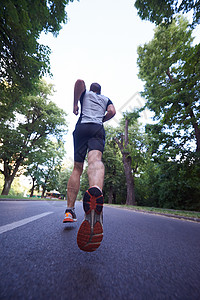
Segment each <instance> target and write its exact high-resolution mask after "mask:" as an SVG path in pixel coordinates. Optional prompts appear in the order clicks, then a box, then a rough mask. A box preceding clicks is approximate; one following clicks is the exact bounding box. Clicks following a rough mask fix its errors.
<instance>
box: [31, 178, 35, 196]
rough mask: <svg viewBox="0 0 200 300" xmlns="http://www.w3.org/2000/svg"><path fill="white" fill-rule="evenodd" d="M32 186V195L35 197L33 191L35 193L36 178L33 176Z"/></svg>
mask: <svg viewBox="0 0 200 300" xmlns="http://www.w3.org/2000/svg"><path fill="white" fill-rule="evenodd" d="M32 182H33V183H32V187H31V193H30V197H33V193H34V189H35V178H34V177H32Z"/></svg>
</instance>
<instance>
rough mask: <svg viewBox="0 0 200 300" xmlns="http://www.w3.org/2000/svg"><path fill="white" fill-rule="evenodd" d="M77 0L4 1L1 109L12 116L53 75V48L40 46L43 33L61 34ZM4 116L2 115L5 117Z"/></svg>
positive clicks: (0, 19)
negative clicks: (40, 81)
mask: <svg viewBox="0 0 200 300" xmlns="http://www.w3.org/2000/svg"><path fill="white" fill-rule="evenodd" d="M70 1H71V2H73V0H48V1H40V0H34V1H30V0H1V5H0V54H1V58H0V65H1V68H0V99H1V100H0V109H1V110H2V111H3V117H4V118H5V115H7V116H8V118H9V117H10V116H12V112H13V111H14V109H15V107H16V106H17V104H19V103H21V102H22V98H23V95H24V93H25V92H27V93H29V92H30V90H31V89H34V88H35V81H37V80H38V79H39V77H41V76H42V75H44V74H45V73H47V74H50V52H51V51H50V48H49V47H47V46H45V45H41V44H39V43H38V38H39V36H40V33H41V32H42V31H44V32H46V33H47V32H51V33H52V34H53V35H55V36H56V35H57V34H58V33H59V30H60V29H61V24H62V23H66V22H67V13H66V10H65V7H66V5H67V4H68V3H69V2H70ZM1 116H2V115H0V117H1Z"/></svg>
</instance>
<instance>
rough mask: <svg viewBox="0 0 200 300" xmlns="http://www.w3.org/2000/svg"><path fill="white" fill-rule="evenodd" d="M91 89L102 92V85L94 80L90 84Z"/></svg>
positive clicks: (98, 92)
mask: <svg viewBox="0 0 200 300" xmlns="http://www.w3.org/2000/svg"><path fill="white" fill-rule="evenodd" d="M90 91H92V92H95V93H97V94H101V86H100V84H98V83H97V82H93V83H92V84H91V86H90Z"/></svg>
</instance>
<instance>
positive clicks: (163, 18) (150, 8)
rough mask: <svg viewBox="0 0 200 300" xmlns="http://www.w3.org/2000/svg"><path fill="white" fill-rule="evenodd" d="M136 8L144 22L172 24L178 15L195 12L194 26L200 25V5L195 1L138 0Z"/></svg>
mask: <svg viewBox="0 0 200 300" xmlns="http://www.w3.org/2000/svg"><path fill="white" fill-rule="evenodd" d="M135 7H136V8H137V10H138V14H139V16H140V17H141V19H142V20H149V21H151V22H155V23H156V25H159V24H161V23H162V22H165V23H170V22H171V21H172V19H173V17H174V16H175V15H176V14H177V13H187V12H189V11H193V21H192V25H193V26H195V25H197V24H199V23H200V3H199V1H195V0H189V1H188V0H181V1H177V0H162V1H160V0H145V1H143V0H136V1H135Z"/></svg>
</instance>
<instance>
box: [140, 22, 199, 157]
mask: <svg viewBox="0 0 200 300" xmlns="http://www.w3.org/2000/svg"><path fill="white" fill-rule="evenodd" d="M192 41H193V38H192V30H191V29H189V28H188V22H187V20H186V19H184V18H183V17H178V18H177V19H176V20H173V22H172V24H170V25H169V26H168V27H167V28H166V27H164V26H162V25H159V26H158V27H157V28H156V29H155V34H154V38H153V39H152V40H151V41H150V42H149V43H147V44H145V45H144V46H139V47H138V61H137V62H138V66H139V78H140V79H142V80H143V81H144V82H145V85H144V92H143V96H145V97H146V99H147V102H146V107H148V108H149V109H150V110H152V111H153V112H154V113H155V118H156V119H157V120H158V121H159V128H160V136H161V134H163V136H165V139H163V140H165V142H166V144H165V147H166V149H168V150H170V148H171V147H172V143H173V147H174V148H175V147H176V145H178V146H177V151H178V150H179V151H183V152H184V151H187V150H189V149H190V150H191V151H192V149H193V147H194V143H195V144H196V151H200V124H199V120H200V109H199V99H200V85H199V71H200V45H196V46H192ZM154 128H155V127H154ZM167 136H168V137H169V138H167ZM172 141H173V142H172ZM192 141H193V143H192Z"/></svg>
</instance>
